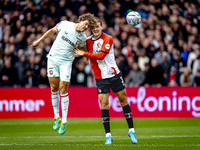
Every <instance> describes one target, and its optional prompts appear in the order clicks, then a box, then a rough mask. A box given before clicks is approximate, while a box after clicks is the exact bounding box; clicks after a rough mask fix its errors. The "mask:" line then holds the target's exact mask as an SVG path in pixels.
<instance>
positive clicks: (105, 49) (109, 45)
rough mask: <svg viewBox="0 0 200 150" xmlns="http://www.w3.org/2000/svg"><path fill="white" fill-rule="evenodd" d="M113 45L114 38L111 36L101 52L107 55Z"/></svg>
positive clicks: (104, 43)
mask: <svg viewBox="0 0 200 150" xmlns="http://www.w3.org/2000/svg"><path fill="white" fill-rule="evenodd" d="M112 45H113V39H112V37H110V36H109V37H107V38H106V39H105V40H104V42H103V45H102V47H101V50H102V51H103V52H105V53H109V52H110V49H111V47H112Z"/></svg>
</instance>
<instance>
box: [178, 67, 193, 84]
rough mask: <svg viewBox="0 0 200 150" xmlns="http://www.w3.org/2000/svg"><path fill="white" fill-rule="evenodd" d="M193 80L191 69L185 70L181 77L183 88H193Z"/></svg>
mask: <svg viewBox="0 0 200 150" xmlns="http://www.w3.org/2000/svg"><path fill="white" fill-rule="evenodd" d="M193 80H194V79H193V76H192V74H190V71H189V69H188V68H185V69H184V72H183V73H182V74H181V76H180V85H181V86H183V87H187V86H192V85H193Z"/></svg>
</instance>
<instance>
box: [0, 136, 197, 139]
mask: <svg viewBox="0 0 200 150" xmlns="http://www.w3.org/2000/svg"><path fill="white" fill-rule="evenodd" d="M12 137H13V138H26V139H34V138H41V139H43V138H62V139H63V138H104V137H105V136H12ZM112 137H113V138H121V139H129V137H128V136H112ZM184 137H186V138H187V137H200V135H159V136H157V135H151V136H137V139H146V138H148V139H149V138H184ZM1 138H10V137H7V136H4V137H3V136H2V137H0V139H1Z"/></svg>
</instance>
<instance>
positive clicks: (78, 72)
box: [71, 59, 87, 86]
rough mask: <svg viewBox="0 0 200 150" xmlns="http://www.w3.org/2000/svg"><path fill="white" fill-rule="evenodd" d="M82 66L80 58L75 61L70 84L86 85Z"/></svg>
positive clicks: (85, 76) (85, 75)
mask: <svg viewBox="0 0 200 150" xmlns="http://www.w3.org/2000/svg"><path fill="white" fill-rule="evenodd" d="M84 67H85V66H84V63H83V61H82V60H81V59H80V60H78V61H77V62H76V64H75V69H73V70H72V77H71V85H72V86H87V74H86V73H85V71H84Z"/></svg>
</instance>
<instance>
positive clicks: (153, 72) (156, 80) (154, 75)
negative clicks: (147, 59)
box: [145, 58, 163, 87]
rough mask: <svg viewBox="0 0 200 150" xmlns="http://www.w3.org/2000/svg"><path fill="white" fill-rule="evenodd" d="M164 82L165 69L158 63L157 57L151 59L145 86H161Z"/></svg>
mask: <svg viewBox="0 0 200 150" xmlns="http://www.w3.org/2000/svg"><path fill="white" fill-rule="evenodd" d="M162 84H163V70H162V68H161V67H160V66H159V65H158V61H157V59H155V58H152V60H151V66H150V68H149V70H148V72H147V75H146V79H145V86H146V87H148V86H157V87H160V86H162Z"/></svg>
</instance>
